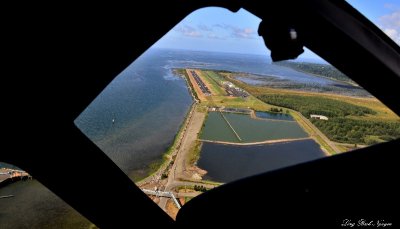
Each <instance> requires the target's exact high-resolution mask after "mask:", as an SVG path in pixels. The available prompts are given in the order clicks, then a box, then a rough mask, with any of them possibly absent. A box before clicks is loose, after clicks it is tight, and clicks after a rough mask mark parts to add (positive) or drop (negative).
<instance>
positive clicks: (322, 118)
mask: <svg viewBox="0 0 400 229" xmlns="http://www.w3.org/2000/svg"><path fill="white" fill-rule="evenodd" d="M310 117H311V118H315V119H321V120H328V117H326V116H324V115H314V114H312V115H310Z"/></svg>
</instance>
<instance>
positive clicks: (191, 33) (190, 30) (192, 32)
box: [174, 25, 203, 37]
mask: <svg viewBox="0 0 400 229" xmlns="http://www.w3.org/2000/svg"><path fill="white" fill-rule="evenodd" d="M174 30H175V31H177V32H179V33H181V34H182V35H184V36H187V37H203V34H201V33H200V32H199V31H197V29H196V28H194V27H192V26H189V25H180V26H177V27H175V28H174Z"/></svg>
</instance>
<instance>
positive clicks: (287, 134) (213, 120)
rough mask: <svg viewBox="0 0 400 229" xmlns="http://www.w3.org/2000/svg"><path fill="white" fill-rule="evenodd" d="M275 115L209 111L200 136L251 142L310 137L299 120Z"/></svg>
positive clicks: (227, 140)
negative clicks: (265, 115) (257, 116)
mask: <svg viewBox="0 0 400 229" xmlns="http://www.w3.org/2000/svg"><path fill="white" fill-rule="evenodd" d="M224 117H225V118H224ZM273 117H274V116H270V117H269V119H253V118H251V117H250V115H244V114H235V113H222V114H221V113H219V112H209V114H208V117H207V120H206V122H205V126H204V128H203V131H202V134H201V136H200V138H201V139H203V140H209V141H222V142H236V143H238V142H241V143H250V142H263V141H267V140H278V139H296V138H306V137H308V134H307V133H306V132H305V131H304V130H303V129H302V128H301V127H300V126H299V124H298V123H297V122H295V121H287V120H281V119H280V117H278V118H277V119H273ZM228 123H229V124H228ZM233 130H234V131H233ZM235 132H236V134H237V135H238V136H239V137H240V139H241V141H240V140H239V139H238V137H237V136H236V134H235Z"/></svg>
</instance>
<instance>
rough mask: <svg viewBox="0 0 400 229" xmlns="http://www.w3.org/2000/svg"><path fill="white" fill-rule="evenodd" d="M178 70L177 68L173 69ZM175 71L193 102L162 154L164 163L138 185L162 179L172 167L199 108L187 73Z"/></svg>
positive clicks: (138, 182)
mask: <svg viewBox="0 0 400 229" xmlns="http://www.w3.org/2000/svg"><path fill="white" fill-rule="evenodd" d="M173 70H176V69H173ZM173 73H174V74H175V75H176V76H177V77H181V78H183V79H184V80H185V81H186V86H187V88H188V92H189V94H190V95H191V97H192V99H193V101H192V104H191V105H190V107H189V109H188V111H187V112H186V115H185V118H184V120H183V122H182V123H181V125H180V126H179V128H178V130H177V132H176V135H175V138H174V140H173V142H172V144H171V145H170V147H169V149H168V150H167V151H165V152H164V153H163V154H162V158H161V160H162V163H161V164H160V166H159V167H158V169H157V170H155V171H154V172H152V173H150V174H149V175H148V176H146V177H144V178H143V179H141V180H139V181H137V182H135V184H136V185H137V186H142V185H145V184H148V183H150V182H152V181H157V180H161V178H162V175H163V174H165V173H166V172H167V171H168V170H169V169H170V167H172V164H173V163H172V162H173V161H174V158H173V157H174V156H176V154H177V153H178V151H179V148H180V145H181V143H182V140H183V136H184V135H185V132H186V131H187V129H188V125H189V122H190V119H191V118H192V116H193V113H194V111H195V109H196V108H197V104H198V102H199V101H198V98H197V96H196V95H195V94H194V93H193V89H192V87H191V86H192V85H190V82H189V81H188V79H187V77H186V76H185V75H181V73H179V72H178V71H173Z"/></svg>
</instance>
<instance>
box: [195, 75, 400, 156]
mask: <svg viewBox="0 0 400 229" xmlns="http://www.w3.org/2000/svg"><path fill="white" fill-rule="evenodd" d="M196 72H198V74H199V75H200V76H201V78H202V80H203V81H204V82H205V84H206V85H207V86H209V88H210V90H211V91H212V95H211V96H204V95H203V96H200V100H201V105H202V106H203V107H231V108H247V109H253V110H256V111H270V110H271V109H274V108H278V109H280V108H283V109H285V108H289V110H290V109H293V110H296V111H299V112H300V113H302V114H303V116H305V117H306V118H309V117H310V114H320V115H325V116H327V117H329V118H330V120H329V121H328V123H326V122H323V121H316V120H313V119H311V120H310V121H312V122H313V124H314V125H315V126H317V127H318V129H320V130H321V131H322V132H323V133H324V134H325V135H327V136H328V138H329V139H331V140H334V141H337V142H342V143H352V144H367V145H370V144H374V143H378V142H382V141H389V140H392V139H396V138H398V137H400V118H399V117H398V116H397V115H396V114H395V113H393V112H392V111H391V110H390V109H389V108H387V107H386V106H385V105H384V104H382V103H381V102H380V101H379V100H377V99H376V98H362V97H351V96H345V95H338V94H328V93H318V92H305V91H298V90H290V89H277V88H269V87H265V86H253V85H248V84H246V83H243V82H241V81H239V80H236V79H234V78H233V77H231V75H232V73H229V72H226V71H213V70H199V69H196ZM223 81H230V82H232V83H233V84H235V85H236V86H238V87H239V88H242V89H244V90H245V91H247V92H248V93H249V94H250V95H249V96H248V97H246V98H243V97H230V96H227V95H226V92H225V89H224V88H223V86H222V82H223ZM290 113H291V114H292V115H293V112H290ZM297 121H298V122H299V120H298V119H297ZM300 123H301V122H300ZM302 126H303V128H305V129H306V127H304V125H302ZM308 132H311V133H312V132H313V130H311V131H308ZM314 137H315V138H316V140H317V141H318V138H317V136H314ZM318 142H319V143H320V145H321V146H323V147H324V148H326V149H327V151H332V150H331V149H330V147H329V146H328V145H327V144H326V143H325V142H324V141H323V140H321V141H318Z"/></svg>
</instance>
